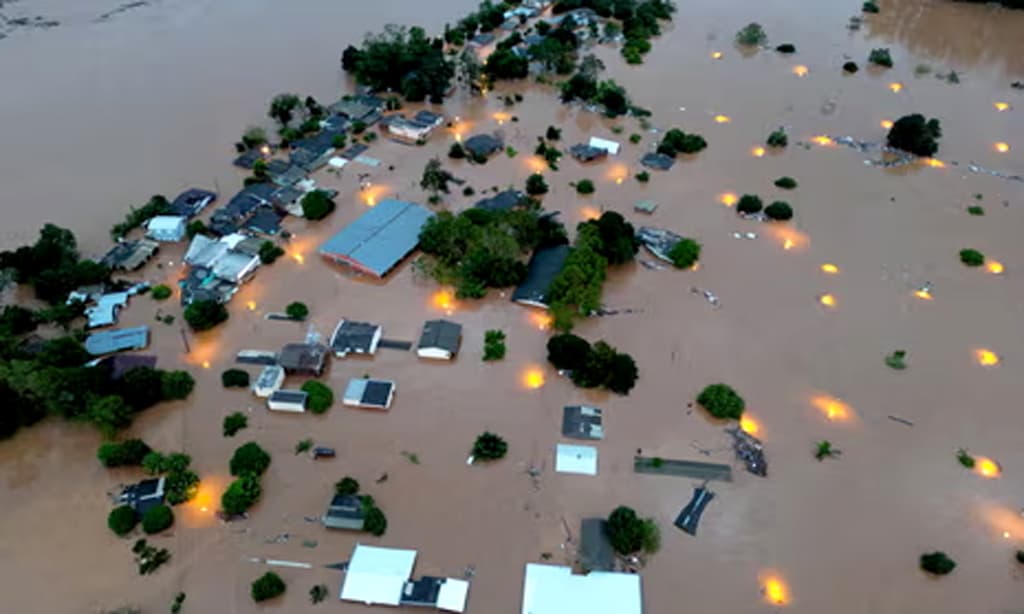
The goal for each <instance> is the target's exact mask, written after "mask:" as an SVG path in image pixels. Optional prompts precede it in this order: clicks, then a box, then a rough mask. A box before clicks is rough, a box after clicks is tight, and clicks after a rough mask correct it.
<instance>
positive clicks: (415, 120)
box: [381, 111, 444, 142]
mask: <svg viewBox="0 0 1024 614" xmlns="http://www.w3.org/2000/svg"><path fill="white" fill-rule="evenodd" d="M443 122H444V117H443V116H441V115H438V114H437V113H432V112H430V111H420V112H419V113H417V114H416V115H414V116H413V117H411V118H408V119H407V118H406V117H405V116H404V115H390V116H388V117H385V118H384V121H383V122H382V126H381V129H382V130H385V131H386V132H387V134H388V135H390V136H392V137H395V138H397V139H399V140H402V141H410V142H417V141H423V140H426V139H427V138H428V137H429V136H430V135H431V133H433V132H434V130H435V129H436V128H437V127H438V126H440V125H441V124H442V123H443Z"/></svg>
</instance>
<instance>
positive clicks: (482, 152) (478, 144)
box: [462, 134, 505, 156]
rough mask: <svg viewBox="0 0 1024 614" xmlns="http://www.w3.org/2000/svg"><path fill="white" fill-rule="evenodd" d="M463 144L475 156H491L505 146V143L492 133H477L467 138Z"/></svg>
mask: <svg viewBox="0 0 1024 614" xmlns="http://www.w3.org/2000/svg"><path fill="white" fill-rule="evenodd" d="M462 146H463V147H464V148H465V149H466V151H468V152H470V153H472V154H473V155H474V156H489V155H491V154H492V153H494V152H496V151H499V150H500V149H502V148H503V147H505V144H504V143H502V141H501V139H499V138H498V137H496V136H494V135H492V134H477V135H474V136H471V137H469V138H468V139H466V142H465V143H463V144H462Z"/></svg>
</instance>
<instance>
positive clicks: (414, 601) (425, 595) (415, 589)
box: [399, 576, 446, 606]
mask: <svg viewBox="0 0 1024 614" xmlns="http://www.w3.org/2000/svg"><path fill="white" fill-rule="evenodd" d="M445 580H446V578H435V577H433V576H423V577H422V578H420V579H419V580H409V581H408V582H406V583H405V587H404V588H403V589H402V597H401V599H400V600H399V604H400V605H419V606H433V605H437V599H438V597H440V595H441V585H442V584H444V583H445Z"/></svg>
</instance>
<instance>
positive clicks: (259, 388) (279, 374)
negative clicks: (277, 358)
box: [252, 365, 284, 399]
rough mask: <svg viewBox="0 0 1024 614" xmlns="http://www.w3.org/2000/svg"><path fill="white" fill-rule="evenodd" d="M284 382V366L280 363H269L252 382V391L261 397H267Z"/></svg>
mask: <svg viewBox="0 0 1024 614" xmlns="http://www.w3.org/2000/svg"><path fill="white" fill-rule="evenodd" d="M283 384H284V368H282V367H280V366H278V365H267V366H265V367H263V370H262V371H260V374H259V375H258V376H257V377H256V380H255V381H254V382H253V383H252V393H253V394H255V395H256V396H258V397H259V398H261V399H265V398H267V397H269V396H270V395H272V394H274V393H275V392H276V391H278V390H280V388H281V386H282V385H283Z"/></svg>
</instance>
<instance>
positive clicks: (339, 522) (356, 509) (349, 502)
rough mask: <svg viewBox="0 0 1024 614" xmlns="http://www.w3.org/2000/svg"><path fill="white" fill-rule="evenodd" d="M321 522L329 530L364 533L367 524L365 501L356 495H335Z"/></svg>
mask: <svg viewBox="0 0 1024 614" xmlns="http://www.w3.org/2000/svg"><path fill="white" fill-rule="evenodd" d="M320 522H321V524H323V525H324V526H325V527H327V528H328V529H343V530H349V531H362V530H363V525H364V524H365V523H366V510H365V508H364V507H363V500H362V499H361V498H359V497H358V496H356V495H334V497H332V498H331V502H330V503H329V504H328V505H327V511H326V512H325V513H324V515H323V516H321V517H320Z"/></svg>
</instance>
